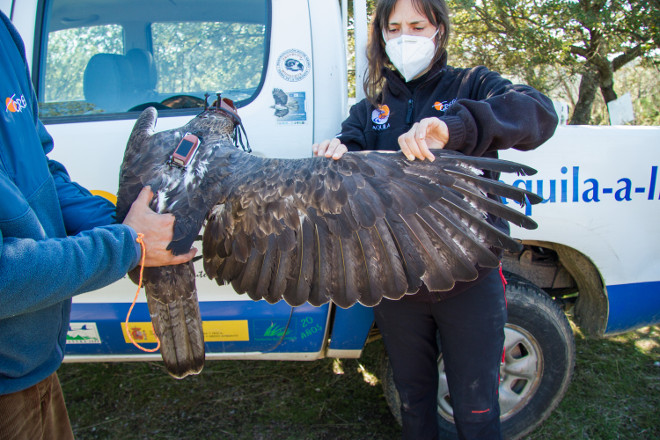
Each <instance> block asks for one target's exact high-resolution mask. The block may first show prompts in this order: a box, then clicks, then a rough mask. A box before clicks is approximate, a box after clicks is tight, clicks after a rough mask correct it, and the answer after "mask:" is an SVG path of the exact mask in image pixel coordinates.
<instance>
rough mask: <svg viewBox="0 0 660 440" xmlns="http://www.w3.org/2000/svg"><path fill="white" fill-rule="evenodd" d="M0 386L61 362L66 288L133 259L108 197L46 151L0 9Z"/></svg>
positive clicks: (17, 43)
mask: <svg viewBox="0 0 660 440" xmlns="http://www.w3.org/2000/svg"><path fill="white" fill-rule="evenodd" d="M0 18H1V20H0V96H1V97H2V102H3V103H4V105H3V106H0V115H1V116H0V394H9V393H12V392H16V391H20V390H23V389H25V388H28V387H30V386H32V385H34V384H36V383H38V382H39V381H41V380H42V379H44V378H46V377H47V376H49V375H50V374H52V373H53V372H54V371H55V370H56V369H57V368H58V367H59V365H60V363H61V362H62V357H63V355H64V348H65V343H66V333H67V330H68V327H69V313H70V310H71V297H72V296H74V295H77V294H80V293H83V292H87V291H90V290H94V289H98V288H100V287H103V286H105V285H108V284H110V283H112V282H114V281H116V280H118V279H119V278H121V277H122V276H124V274H126V272H127V271H128V270H130V269H131V268H133V267H135V266H136V265H137V263H138V259H139V255H140V248H139V245H138V244H137V243H136V241H135V239H136V234H135V231H134V230H133V229H132V228H130V227H128V226H124V225H120V224H112V223H113V222H114V206H113V205H112V204H111V203H110V202H107V201H106V200H105V199H103V198H101V197H95V196H92V195H91V194H90V193H89V192H88V191H87V190H85V189H84V188H82V187H80V186H79V185H77V184H75V183H73V182H71V180H70V179H69V176H68V174H67V172H66V170H65V169H64V167H63V166H62V165H61V164H59V163H57V162H55V161H51V160H49V159H48V158H47V157H46V154H47V153H48V152H50V151H51V150H52V148H53V140H52V138H51V137H50V135H49V134H48V133H47V132H46V129H45V128H44V126H43V125H42V123H41V122H40V121H39V119H38V109H37V100H36V96H35V94H34V90H33V88H32V83H31V82H30V75H29V73H28V69H27V64H26V62H25V50H24V46H23V43H22V41H21V39H20V36H19V35H18V32H17V31H16V29H15V28H14V27H13V26H12V24H11V23H10V21H9V19H7V17H6V16H5V15H4V14H2V13H1V12H0Z"/></svg>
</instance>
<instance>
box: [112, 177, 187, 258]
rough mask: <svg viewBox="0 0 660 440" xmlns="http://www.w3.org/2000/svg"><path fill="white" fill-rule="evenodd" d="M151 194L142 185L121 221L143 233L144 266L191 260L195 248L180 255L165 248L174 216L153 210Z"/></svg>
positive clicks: (170, 239) (169, 240)
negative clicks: (150, 204)
mask: <svg viewBox="0 0 660 440" xmlns="http://www.w3.org/2000/svg"><path fill="white" fill-rule="evenodd" d="M153 195H154V194H153V192H152V191H151V188H149V187H148V186H147V187H144V188H143V189H142V191H141V192H140V194H139V195H138V197H137V199H135V201H134V202H133V204H132V205H131V209H130V210H129V211H128V214H126V218H125V219H124V222H123V224H125V225H127V226H130V227H131V228H133V229H134V230H135V232H137V233H142V234H144V238H143V240H144V244H145V247H146V257H145V263H144V266H145V267H154V266H170V265H173V264H181V263H185V262H187V261H189V260H191V259H192V258H193V257H194V256H195V254H196V253H197V249H195V248H192V249H190V251H189V252H188V253H186V254H182V255H174V254H172V251H170V250H168V249H167V246H168V245H169V244H170V242H171V241H172V233H173V227H174V216H173V215H172V214H157V213H156V212H154V211H153V210H152V209H151V208H150V207H149V202H150V201H151V199H152V198H153Z"/></svg>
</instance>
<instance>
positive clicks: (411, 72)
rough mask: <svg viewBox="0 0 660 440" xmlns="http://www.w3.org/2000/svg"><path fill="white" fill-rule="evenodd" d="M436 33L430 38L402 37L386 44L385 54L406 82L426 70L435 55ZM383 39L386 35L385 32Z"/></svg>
mask: <svg viewBox="0 0 660 440" xmlns="http://www.w3.org/2000/svg"><path fill="white" fill-rule="evenodd" d="M438 31H439V30H438ZM438 31H435V34H433V35H432V36H431V37H430V38H427V37H421V36H417V35H401V36H400V37H397V38H392V39H391V40H389V41H386V42H385V53H387V56H388V57H389V58H390V61H391V62H392V64H393V65H394V67H396V69H397V70H398V71H399V73H401V75H402V76H403V78H404V79H405V80H406V82H408V81H410V80H411V79H413V78H415V77H416V76H417V75H419V73H420V72H422V71H423V70H424V69H426V68H427V67H428V66H429V64H430V63H431V59H432V58H433V55H435V42H434V41H433V40H434V38H435V36H436V35H438ZM383 39H385V34H384V32H383Z"/></svg>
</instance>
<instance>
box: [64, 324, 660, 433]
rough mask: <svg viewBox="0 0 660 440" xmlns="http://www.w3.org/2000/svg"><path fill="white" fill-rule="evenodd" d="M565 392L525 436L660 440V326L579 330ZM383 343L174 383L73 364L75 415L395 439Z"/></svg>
mask: <svg viewBox="0 0 660 440" xmlns="http://www.w3.org/2000/svg"><path fill="white" fill-rule="evenodd" d="M576 344H577V351H578V353H577V366H576V369H575V374H574V378H573V383H572V385H571V386H570V388H569V390H568V393H567V394H566V396H565V398H564V400H563V401H562V403H561V404H560V405H559V407H558V408H557V409H556V410H555V411H554V413H553V414H552V415H551V416H550V418H549V419H548V420H547V421H546V422H545V423H544V424H543V425H542V426H541V427H539V428H538V429H536V431H535V432H534V433H532V434H531V435H530V436H529V437H528V439H532V440H540V439H553V440H554V439H556V440H559V439H561V440H565V439H593V440H596V439H597V440H609V439H635V440H645V439H649V440H650V439H658V438H660V417H659V416H658V409H659V408H660V327H658V326H655V327H646V328H644V329H641V330H638V331H636V332H630V333H626V334H624V335H620V336H616V337H611V338H607V339H600V340H599V339H586V338H584V337H583V336H582V335H581V334H580V333H579V331H577V332H576ZM382 349H383V346H382V342H381V341H377V342H374V343H372V344H369V345H368V346H367V347H366V349H365V352H364V353H363V356H362V358H361V359H359V360H354V359H348V360H341V361H336V360H333V359H323V360H319V361H314V362H278V361H209V362H207V364H206V367H205V368H204V371H203V372H202V373H201V374H200V375H198V376H194V377H188V378H186V379H183V380H175V379H172V378H171V377H170V376H169V375H167V373H166V372H165V370H164V369H163V367H162V364H161V363H159V362H153V363H96V364H65V365H63V366H62V368H61V369H60V372H59V374H60V380H61V381H62V386H63V388H64V392H65V396H66V399H67V405H68V408H69V415H70V418H71V422H72V424H73V428H74V433H75V435H76V438H77V439H78V440H85V439H114V438H124V439H246V440H247V439H250V440H252V439H255V440H257V439H269V440H270V439H273V440H280V439H283V440H284V439H291V440H307V439H309V440H312V439H314V440H323V439H328V440H329V439H333V440H335V439H337V440H343V439H346V440H348V439H352V440H354V439H378V440H380V439H382V440H386V439H398V438H399V437H400V432H401V431H400V428H399V426H398V425H397V424H396V422H395V420H394V418H393V417H392V415H391V414H390V412H389V409H388V407H387V404H386V403H385V398H384V396H383V392H382V388H381V384H380V383H379V381H378V377H379V374H380V370H379V367H380V360H381V353H382Z"/></svg>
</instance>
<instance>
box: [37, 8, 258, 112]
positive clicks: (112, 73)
mask: <svg viewBox="0 0 660 440" xmlns="http://www.w3.org/2000/svg"><path fill="white" fill-rule="evenodd" d="M268 3H269V1H268V0H169V1H166V0H140V1H135V0H46V2H45V7H44V11H45V12H44V19H43V21H42V23H43V31H42V35H43V41H42V44H41V56H40V62H39V65H38V72H39V74H38V81H37V90H38V95H39V104H40V116H41V117H42V118H45V119H48V118H50V117H61V116H64V117H66V116H74V115H95V114H108V113H113V114H117V113H125V112H131V111H140V110H142V109H144V108H146V107H147V106H149V105H153V106H155V107H156V108H157V109H159V110H168V109H182V108H183V109H185V108H197V107H203V106H204V100H205V94H206V93H209V94H211V100H212V99H214V98H215V94H216V93H217V92H222V95H223V96H224V97H228V98H230V99H232V100H234V102H235V103H236V104H237V105H238V106H239V107H240V106H242V105H245V104H246V103H247V102H249V101H250V100H251V99H253V98H254V97H255V96H256V94H257V93H258V89H259V87H260V84H261V82H262V78H263V74H264V70H265V66H266V61H267V54H268V41H269V38H268V33H269V5H268Z"/></svg>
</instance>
